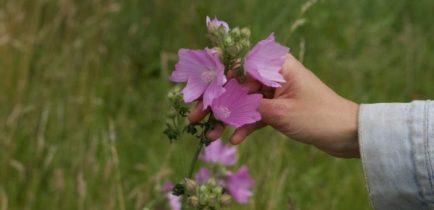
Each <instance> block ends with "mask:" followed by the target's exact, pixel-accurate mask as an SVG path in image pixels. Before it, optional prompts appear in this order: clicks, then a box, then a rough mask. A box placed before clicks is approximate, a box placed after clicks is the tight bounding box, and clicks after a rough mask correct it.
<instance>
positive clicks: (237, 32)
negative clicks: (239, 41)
mask: <svg viewBox="0 0 434 210" xmlns="http://www.w3.org/2000/svg"><path fill="white" fill-rule="evenodd" d="M231 34H232V36H234V37H239V36H240V35H241V31H240V29H239V28H238V27H235V28H234V29H232V30H231Z"/></svg>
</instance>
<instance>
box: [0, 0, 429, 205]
mask: <svg viewBox="0 0 434 210" xmlns="http://www.w3.org/2000/svg"><path fill="white" fill-rule="evenodd" d="M304 3H305V1H302V0H291V1H287V0H274V1H268V2H266V1H259V0H240V1H228V0H220V1H200V0H190V1H187V0H176V1H175V0H154V1H152V0H144V1H143V0H128V1H114V0H111V1H110V0H87V1H85V0H75V1H73V0H60V1H55V0H33V1H27V0H0V210H6V209H11V210H14V209H44V210H45V209H141V208H143V207H144V205H146V203H148V202H150V201H151V200H152V199H153V198H154V197H155V196H156V193H157V192H156V186H157V185H158V183H161V182H162V181H164V179H166V178H170V179H172V180H175V181H177V180H180V179H181V178H182V175H183V173H180V172H184V171H186V169H185V168H186V167H187V166H188V164H189V161H190V156H191V154H190V153H191V152H192V151H193V150H194V149H193V148H194V147H193V144H194V142H193V141H191V139H185V140H184V141H183V142H179V143H176V144H175V145H169V143H168V141H167V140H166V139H165V138H164V136H163V135H162V130H163V128H164V119H165V114H166V110H167V103H166V101H165V96H166V91H167V90H168V88H169V87H170V84H169V83H168V81H167V80H166V79H165V78H166V76H167V74H168V71H170V70H171V69H172V68H173V64H174V62H175V61H174V60H173V54H174V53H176V51H177V49H179V48H202V47H204V46H206V45H207V44H208V43H207V41H206V36H205V31H206V30H205V25H204V22H205V21H204V18H205V16H206V15H210V16H214V15H215V16H217V17H219V18H221V19H224V20H227V21H228V22H229V23H230V24H231V25H233V26H236V25H239V26H250V27H251V29H252V31H253V39H254V40H255V41H257V40H260V39H262V38H264V37H265V36H266V35H268V34H269V33H270V32H273V31H274V32H275V33H276V35H277V39H278V40H279V41H280V42H282V43H284V44H285V45H287V46H290V47H291V50H292V52H293V54H294V55H296V56H297V57H298V56H299V55H300V53H302V54H303V52H304V56H303V61H304V63H305V65H306V66H308V67H309V68H310V69H312V71H313V72H315V74H317V75H318V76H319V77H320V78H321V79H322V80H324V81H325V82H326V83H327V84H329V85H330V86H331V87H332V88H333V89H334V90H336V91H337V92H338V93H339V94H341V95H343V96H345V97H347V98H350V99H352V100H355V101H357V102H359V103H371V102H380V101H381V102H391V101H410V100H412V99H426V98H434V92H433V89H432V80H433V79H434V60H433V59H432V56H433V55H434V53H433V50H434V37H433V36H432V34H434V28H433V27H432V21H433V20H434V13H433V12H432V8H434V2H433V1H430V0H419V1H411V0H394V1H392V0H387V1H375V0H362V1H338V0H326V1H319V2H318V3H317V4H316V5H314V6H313V7H312V8H311V9H310V10H309V11H308V12H307V13H306V14H305V18H306V20H307V21H306V23H305V24H304V25H302V26H301V27H299V28H298V29H297V30H296V31H295V32H294V33H290V31H291V25H292V24H293V22H294V21H295V20H296V19H297V18H298V14H299V12H300V9H301V7H302V5H303V4H304ZM239 148H240V155H239V159H240V161H239V162H240V164H246V165H248V166H249V167H251V172H252V174H253V177H254V178H255V180H256V187H255V195H254V198H253V200H254V201H253V202H252V203H250V204H249V205H247V206H236V207H233V208H231V209H260V210H262V209H276V210H277V209H279V210H280V209H288V203H291V205H292V206H293V209H300V210H301V209H354V210H357V209H369V202H368V198H367V192H366V189H365V186H364V182H363V172H362V170H361V163H360V161H359V160H341V159H336V158H332V157H329V156H327V155H325V154H323V153H322V152H320V151H318V150H316V149H315V148H311V147H309V146H306V145H300V144H297V143H295V142H293V141H291V140H288V139H287V138H286V137H283V136H281V135H279V134H277V133H276V132H274V131H272V130H271V129H264V130H262V131H260V132H257V133H256V134H254V135H253V136H252V137H250V139H249V140H248V143H245V144H243V145H241V146H240V147H239Z"/></svg>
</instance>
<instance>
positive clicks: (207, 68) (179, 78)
mask: <svg viewBox="0 0 434 210" xmlns="http://www.w3.org/2000/svg"><path fill="white" fill-rule="evenodd" d="M178 56H179V61H178V63H177V64H176V66H175V71H173V72H172V75H171V76H170V78H169V79H170V80H172V81H174V82H187V86H186V87H185V88H184V89H183V90H182V94H183V97H184V101H185V102H187V103H188V102H192V101H194V100H196V99H198V98H199V97H200V96H201V95H202V94H203V109H206V108H207V107H208V106H209V105H210V104H211V102H212V101H213V99H214V98H216V97H218V96H220V95H221V94H223V93H224V92H225V89H224V88H223V85H224V84H225V82H226V77H225V75H224V66H223V64H222V63H221V62H220V59H219V55H218V53H217V51H215V50H213V49H208V48H206V49H204V50H190V49H180V50H179V51H178Z"/></svg>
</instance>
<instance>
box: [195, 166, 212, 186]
mask: <svg viewBox="0 0 434 210" xmlns="http://www.w3.org/2000/svg"><path fill="white" fill-rule="evenodd" d="M209 178H211V174H210V173H209V170H208V169H207V168H200V169H199V171H197V173H196V176H195V179H196V181H197V183H199V184H203V183H205V182H207V181H208V179H209Z"/></svg>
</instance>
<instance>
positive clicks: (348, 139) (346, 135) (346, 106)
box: [329, 99, 360, 158]
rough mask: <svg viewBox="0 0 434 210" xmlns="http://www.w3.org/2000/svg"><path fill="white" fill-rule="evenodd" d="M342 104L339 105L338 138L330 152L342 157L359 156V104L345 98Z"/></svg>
mask: <svg viewBox="0 0 434 210" xmlns="http://www.w3.org/2000/svg"><path fill="white" fill-rule="evenodd" d="M341 103H342V105H341V106H339V107H340V108H339V110H338V111H339V112H340V113H341V114H340V115H338V120H339V121H337V122H336V125H337V126H338V128H337V133H336V135H337V139H338V142H337V143H336V147H335V148H334V149H333V150H331V151H330V152H329V153H330V154H332V155H334V156H336V157H342V158H358V157H360V152H359V141H358V113H359V105H358V104H356V103H354V102H352V101H349V100H347V99H343V101H342V102H341Z"/></svg>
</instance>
